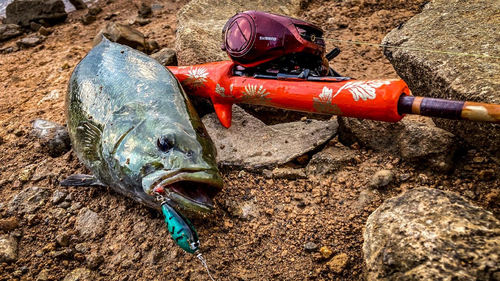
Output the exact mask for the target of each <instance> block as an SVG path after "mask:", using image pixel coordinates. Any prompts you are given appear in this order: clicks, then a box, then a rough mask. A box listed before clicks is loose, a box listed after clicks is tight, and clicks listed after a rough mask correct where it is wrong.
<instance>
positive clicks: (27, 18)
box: [3, 0, 68, 27]
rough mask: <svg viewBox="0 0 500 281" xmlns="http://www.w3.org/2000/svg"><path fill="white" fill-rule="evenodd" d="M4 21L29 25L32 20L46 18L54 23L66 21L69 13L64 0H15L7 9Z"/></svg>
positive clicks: (50, 22) (45, 19)
mask: <svg viewBox="0 0 500 281" xmlns="http://www.w3.org/2000/svg"><path fill="white" fill-rule="evenodd" d="M5 14H6V17H5V19H4V20H3V23H13V24H18V25H20V26H23V27H29V26H30V23H31V22H38V21H40V20H44V21H45V22H47V23H49V24H51V25H53V24H57V23H60V22H64V21H65V20H66V18H67V17H68V14H67V13H66V11H65V10H64V3H63V1H62V0H14V1H13V2H12V3H10V4H9V5H8V6H7V8H6V10H5Z"/></svg>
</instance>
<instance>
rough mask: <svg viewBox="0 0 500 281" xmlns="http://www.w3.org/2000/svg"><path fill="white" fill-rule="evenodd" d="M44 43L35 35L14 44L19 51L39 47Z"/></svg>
mask: <svg viewBox="0 0 500 281" xmlns="http://www.w3.org/2000/svg"><path fill="white" fill-rule="evenodd" d="M43 41H45V39H43V38H42V37H40V36H38V35H37V34H33V35H30V36H28V37H24V38H23V39H21V40H20V41H17V42H16V45H17V47H19V48H21V49H23V48H24V49H27V48H31V47H35V46H37V45H40V44H42V43H43Z"/></svg>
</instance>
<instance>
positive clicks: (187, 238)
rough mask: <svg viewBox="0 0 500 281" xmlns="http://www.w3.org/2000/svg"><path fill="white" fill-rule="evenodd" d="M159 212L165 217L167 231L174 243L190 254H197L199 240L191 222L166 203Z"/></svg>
mask: <svg viewBox="0 0 500 281" xmlns="http://www.w3.org/2000/svg"><path fill="white" fill-rule="evenodd" d="M161 210H162V212H163V215H164V216H165V223H166V224H167V228H168V231H169V232H170V235H172V239H174V241H175V243H177V245H179V247H181V248H182V249H183V250H184V251H186V252H188V253H190V254H194V253H195V252H197V251H198V250H199V246H200V240H199V239H198V233H197V232H196V230H195V229H194V227H193V225H192V224H191V222H190V221H189V220H188V219H187V218H186V217H184V216H183V215H182V214H181V213H179V212H177V211H176V210H175V209H174V208H172V207H171V206H170V205H168V204H166V203H165V204H163V205H162V206H161Z"/></svg>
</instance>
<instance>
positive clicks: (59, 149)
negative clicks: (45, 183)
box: [30, 91, 71, 157]
mask: <svg viewBox="0 0 500 281" xmlns="http://www.w3.org/2000/svg"><path fill="white" fill-rule="evenodd" d="M58 95H59V94H58V92H54V91H52V92H51V93H50V95H49V96H54V97H56V98H57V96H58ZM44 99H45V97H44ZM42 100H43V99H42ZM32 126H33V129H32V130H31V132H30V134H31V135H32V136H34V137H36V138H37V139H38V140H39V141H40V143H41V145H42V146H43V147H44V148H46V149H47V150H48V153H49V155H50V156H52V157H58V156H61V155H62V154H64V153H66V152H67V151H69V149H70V148H71V144H70V139H69V134H68V130H67V129H66V128H65V127H64V126H61V125H59V124H57V123H55V122H52V121H48V120H44V119H36V120H35V121H33V125H32Z"/></svg>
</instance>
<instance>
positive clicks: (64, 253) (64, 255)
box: [51, 248, 75, 260]
mask: <svg viewBox="0 0 500 281" xmlns="http://www.w3.org/2000/svg"><path fill="white" fill-rule="evenodd" d="M74 255H75V249H72V248H69V249H64V250H61V251H55V252H51V256H52V257H54V258H56V259H62V260H70V259H73V256H74Z"/></svg>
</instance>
